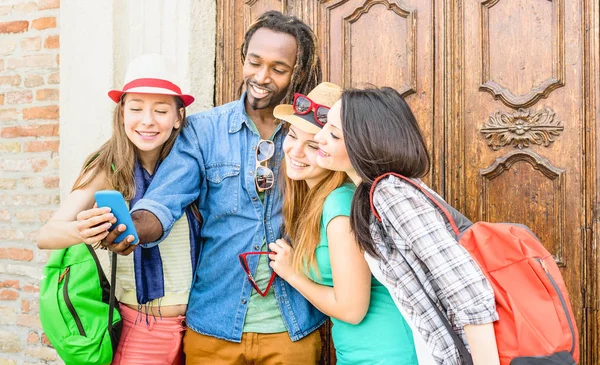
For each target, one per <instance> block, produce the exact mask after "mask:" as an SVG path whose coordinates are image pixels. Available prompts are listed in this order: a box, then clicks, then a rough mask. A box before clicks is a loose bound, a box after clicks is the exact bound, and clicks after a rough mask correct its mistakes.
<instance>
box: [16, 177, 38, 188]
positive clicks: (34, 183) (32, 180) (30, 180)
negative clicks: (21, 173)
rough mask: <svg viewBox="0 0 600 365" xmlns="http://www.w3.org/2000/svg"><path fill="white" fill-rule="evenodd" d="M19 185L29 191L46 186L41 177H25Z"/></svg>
mask: <svg viewBox="0 0 600 365" xmlns="http://www.w3.org/2000/svg"><path fill="white" fill-rule="evenodd" d="M19 184H20V185H23V186H25V187H26V188H27V189H37V188H41V187H42V186H44V184H43V180H42V179H41V178H39V177H23V178H21V180H19Z"/></svg>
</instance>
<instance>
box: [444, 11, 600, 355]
mask: <svg viewBox="0 0 600 365" xmlns="http://www.w3.org/2000/svg"><path fill="white" fill-rule="evenodd" d="M452 2H453V3H455V4H456V6H457V7H458V6H459V5H460V6H462V9H461V11H460V12H456V13H455V14H454V19H456V22H457V24H459V26H457V29H458V30H459V31H460V32H459V33H458V37H456V38H455V39H453V40H452V42H453V43H454V45H453V52H454V53H453V55H454V56H456V64H455V66H454V68H453V70H454V72H453V73H451V75H450V78H451V81H450V82H453V83H455V88H456V90H457V91H458V93H459V94H458V96H456V97H455V98H454V100H453V101H452V103H453V104H454V105H455V108H456V109H455V113H456V114H454V115H455V118H453V119H452V120H450V123H452V127H451V129H454V130H458V131H460V133H458V134H456V136H457V137H458V138H453V139H451V140H450V142H449V145H448V149H449V152H450V154H449V159H450V160H451V161H452V163H450V164H449V165H448V177H449V178H451V177H453V176H461V177H460V178H458V183H457V184H456V185H455V186H453V189H452V190H451V191H450V192H449V193H450V194H451V195H452V196H453V197H454V198H455V199H456V200H457V201H459V202H460V205H461V208H462V210H463V211H464V212H466V213H467V215H468V216H469V217H471V218H472V219H474V220H482V219H486V218H487V219H489V220H491V221H516V222H519V223H523V224H526V225H528V226H530V227H532V229H533V230H534V232H535V233H536V234H537V235H538V236H541V238H542V241H543V243H544V245H545V246H546V247H547V248H548V249H549V250H550V251H552V252H553V253H555V254H557V256H558V258H559V259H560V260H561V266H562V267H561V271H562V274H563V277H564V279H565V282H566V285H567V288H568V290H569V295H570V298H571V302H572V304H573V310H574V312H575V317H576V320H577V325H578V328H579V331H580V334H582V336H583V335H584V333H585V332H586V326H587V322H586V316H585V315H584V313H585V312H584V303H583V301H584V297H583V292H584V290H585V284H584V266H585V263H584V256H583V253H584V247H585V235H584V220H585V215H584V213H583V210H582V207H583V206H585V201H586V183H585V180H584V170H583V168H582V167H583V166H584V162H585V147H584V145H585V141H584V140H583V138H582V137H583V134H582V129H583V128H585V125H584V123H583V120H582V116H583V114H582V110H584V105H583V96H584V94H583V90H584V85H583V82H582V77H583V63H582V62H581V60H582V56H583V50H584V47H583V41H582V40H583V37H582V24H583V23H582V10H583V9H582V4H581V3H573V2H569V5H568V11H565V10H564V6H565V4H566V3H565V2H563V1H562V0H553V1H548V0H515V1H513V0H498V1H495V0H492V1H490V0H479V1H469V2H462V1H458V0H456V1H452ZM486 17H487V19H486ZM563 17H564V19H563ZM457 38H458V40H457ZM563 38H564V39H568V40H569V41H568V42H564V41H562V39H563ZM562 47H564V50H562ZM486 52H489V54H486ZM566 65H569V66H568V67H565V66H566ZM563 68H564V70H563ZM553 79H557V80H558V79H562V80H564V82H558V81H556V82H554V81H552V80H553ZM487 80H493V81H495V83H496V85H497V90H496V91H495V92H491V89H492V87H491V86H490V87H488V86H489V85H488V86H485V82H486V81H487ZM543 80H550V81H551V83H552V82H554V84H555V85H554V86H552V85H549V84H548V85H546V84H544V81H543ZM540 82H541V83H540ZM482 83H484V86H483V87H482ZM562 84H564V86H561V85H562ZM490 93H492V94H494V95H495V96H496V98H495V99H494V98H493V97H491V95H490ZM525 107H528V109H522V110H519V108H525ZM494 118H496V123H495V122H493V121H492V122H490V120H491V119H494ZM536 118H537V119H536ZM559 121H560V123H559ZM561 127H563V128H561ZM494 128H498V129H494ZM501 133H504V135H503V136H500V134H501ZM494 134H495V135H496V138H497V139H496V141H497V142H498V141H500V142H499V143H492V144H491V145H490V141H491V140H493V139H494ZM486 137H487V138H486ZM502 138H505V140H504V141H502ZM458 146H460V148H459V147H458ZM494 164H496V165H494ZM493 171H495V172H493ZM494 174H497V176H494ZM582 364H587V365H592V364H591V363H586V362H582Z"/></svg>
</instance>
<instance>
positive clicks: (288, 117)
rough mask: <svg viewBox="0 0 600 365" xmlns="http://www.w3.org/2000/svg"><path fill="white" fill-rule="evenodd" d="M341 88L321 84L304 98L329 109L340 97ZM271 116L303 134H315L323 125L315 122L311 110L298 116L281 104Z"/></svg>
mask: <svg viewBox="0 0 600 365" xmlns="http://www.w3.org/2000/svg"><path fill="white" fill-rule="evenodd" d="M342 91H343V90H342V88H341V87H339V86H337V85H336V84H332V83H331V82H322V83H320V84H319V85H317V86H316V87H315V88H314V89H312V90H311V92H309V93H308V94H307V95H306V97H308V98H309V99H310V100H312V101H313V102H314V103H317V104H321V105H324V106H326V107H329V108H331V107H332V106H333V104H335V102H336V101H338V100H340V98H341V97H342ZM273 115H274V116H275V118H277V119H281V120H285V121H286V122H288V123H290V124H291V125H294V126H296V127H298V128H300V129H302V130H303V131H305V132H308V133H314V134H317V133H319V131H320V130H321V128H323V125H322V124H321V123H319V122H318V121H317V120H315V115H314V112H313V110H311V111H310V112H309V113H308V114H304V115H301V114H298V113H296V112H295V111H294V106H293V105H289V104H281V105H277V106H276V107H275V110H274V111H273Z"/></svg>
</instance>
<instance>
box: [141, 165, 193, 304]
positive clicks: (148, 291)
mask: <svg viewBox="0 0 600 365" xmlns="http://www.w3.org/2000/svg"><path fill="white" fill-rule="evenodd" d="M159 164H160V162H158V163H157V164H156V168H155V169H154V171H156V170H157V169H158V165H159ZM153 178H154V176H153V175H150V174H149V173H148V172H147V171H146V170H145V169H144V168H143V167H142V164H141V163H140V162H139V160H136V162H135V166H134V180H135V196H134V197H133V199H132V200H131V202H130V207H131V208H133V207H134V205H135V203H137V202H138V201H139V200H140V199H142V197H143V196H144V194H145V193H146V190H147V189H148V186H150V183H151V182H152V179H153ZM192 204H195V203H192ZM131 208H130V209H131ZM186 216H187V219H188V223H189V227H190V260H192V276H193V275H195V272H196V263H197V261H198V253H199V251H200V250H199V246H198V245H199V243H200V222H199V221H198V220H197V219H196V218H195V216H194V214H193V213H192V211H191V205H190V206H188V207H187V209H186ZM158 246H159V245H156V246H154V247H149V248H145V247H143V246H142V247H138V248H137V249H135V250H134V251H133V265H134V266H133V267H134V272H135V287H136V298H137V302H138V304H139V305H144V304H147V303H148V302H151V301H152V300H154V299H159V298H162V297H164V296H165V280H164V273H163V266H162V259H161V257H160V249H159V248H158ZM159 306H160V305H159ZM159 310H160V309H159Z"/></svg>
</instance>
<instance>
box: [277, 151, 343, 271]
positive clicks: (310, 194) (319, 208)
mask: <svg viewBox="0 0 600 365" xmlns="http://www.w3.org/2000/svg"><path fill="white" fill-rule="evenodd" d="M281 169H282V170H281V174H282V175H283V176H285V179H284V180H283V181H284V189H283V191H284V193H283V207H282V210H283V224H284V232H285V233H286V234H287V235H288V237H289V239H290V240H291V243H292V244H293V245H294V258H293V267H294V270H295V271H296V272H301V271H304V272H308V270H309V269H311V268H312V269H314V271H315V273H317V275H320V274H319V268H318V267H317V259H316V256H315V249H316V248H317V245H318V244H319V241H320V238H321V218H322V216H323V205H324V204H325V199H326V198H327V196H328V195H329V194H330V193H331V192H332V191H334V190H335V189H337V188H339V187H340V186H342V185H343V184H344V182H346V181H347V179H348V177H347V175H346V173H344V172H341V171H329V172H328V173H327V175H325V177H324V178H323V179H322V180H321V181H319V182H318V183H317V185H315V186H313V187H312V189H309V187H308V185H307V184H306V182H305V181H303V180H292V179H290V178H289V177H287V174H286V173H285V159H284V160H283V163H282V164H281Z"/></svg>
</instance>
